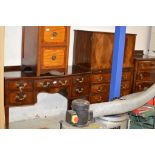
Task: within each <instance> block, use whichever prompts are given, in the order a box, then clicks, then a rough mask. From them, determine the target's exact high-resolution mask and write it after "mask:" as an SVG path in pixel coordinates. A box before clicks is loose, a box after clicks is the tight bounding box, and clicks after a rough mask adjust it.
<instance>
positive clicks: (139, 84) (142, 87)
mask: <svg viewBox="0 0 155 155" xmlns="http://www.w3.org/2000/svg"><path fill="white" fill-rule="evenodd" d="M153 84H154V82H151V81H150V82H136V86H135V90H134V91H135V92H139V91H144V90H146V89H148V88H149V87H150V86H152V85H153Z"/></svg>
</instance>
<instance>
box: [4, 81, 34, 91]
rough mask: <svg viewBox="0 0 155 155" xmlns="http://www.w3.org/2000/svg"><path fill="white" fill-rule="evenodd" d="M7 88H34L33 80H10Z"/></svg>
mask: <svg viewBox="0 0 155 155" xmlns="http://www.w3.org/2000/svg"><path fill="white" fill-rule="evenodd" d="M6 85H7V89H9V90H20V89H22V90H32V89H33V81H31V80H9V81H7V84H6Z"/></svg>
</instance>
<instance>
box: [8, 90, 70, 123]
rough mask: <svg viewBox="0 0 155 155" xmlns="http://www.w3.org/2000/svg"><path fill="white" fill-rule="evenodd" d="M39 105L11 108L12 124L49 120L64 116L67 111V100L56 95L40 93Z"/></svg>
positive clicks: (38, 97)
mask: <svg viewBox="0 0 155 155" xmlns="http://www.w3.org/2000/svg"><path fill="white" fill-rule="evenodd" d="M37 101H38V102H37V103H36V104H35V105H32V106H24V107H12V108H10V122H14V121H21V120H28V119H35V118H48V117H51V116H57V115H60V114H61V115H64V116H65V113H66V110H67V102H68V100H67V98H65V97H64V96H62V95H60V94H58V93H55V94H48V93H39V94H38V96H37Z"/></svg>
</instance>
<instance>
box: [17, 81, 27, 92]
mask: <svg viewBox="0 0 155 155" xmlns="http://www.w3.org/2000/svg"><path fill="white" fill-rule="evenodd" d="M26 86H27V83H23V82H17V83H16V87H17V88H19V89H20V90H21V89H24V88H25V87H26Z"/></svg>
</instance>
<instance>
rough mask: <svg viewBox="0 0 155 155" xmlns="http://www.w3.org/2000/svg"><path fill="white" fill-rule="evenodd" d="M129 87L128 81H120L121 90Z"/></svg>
mask: <svg viewBox="0 0 155 155" xmlns="http://www.w3.org/2000/svg"><path fill="white" fill-rule="evenodd" d="M126 89H130V81H125V82H122V83H121V90H126Z"/></svg>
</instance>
